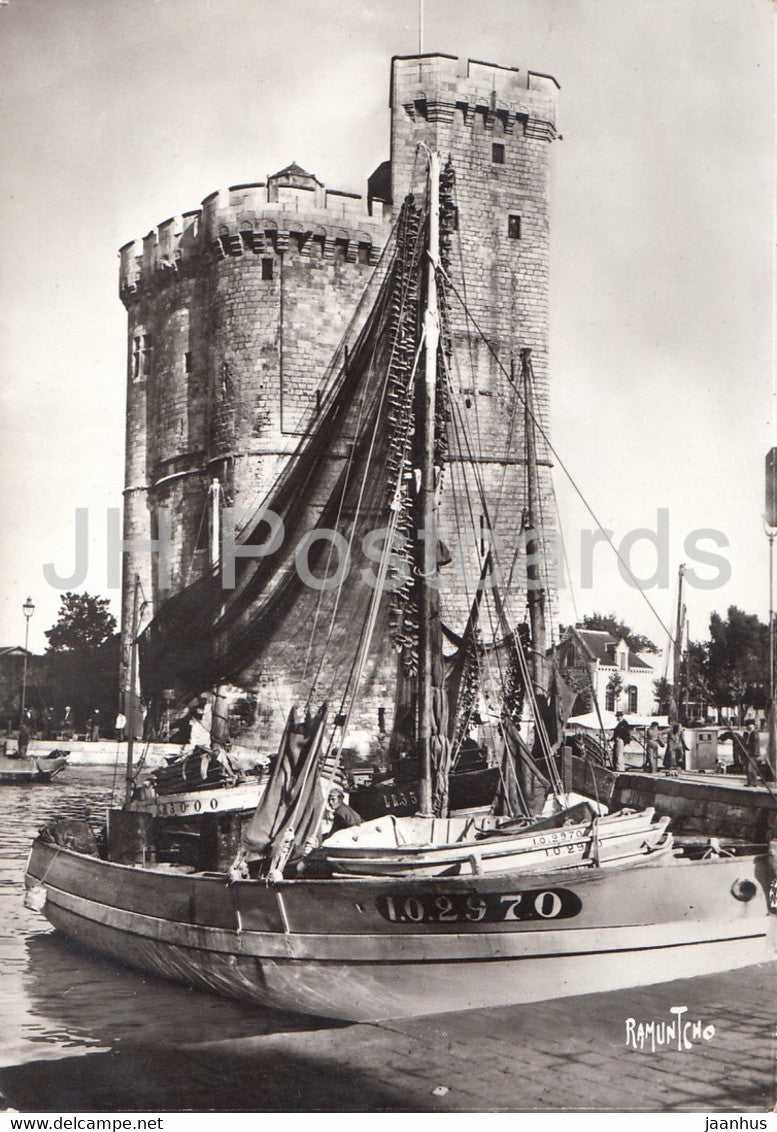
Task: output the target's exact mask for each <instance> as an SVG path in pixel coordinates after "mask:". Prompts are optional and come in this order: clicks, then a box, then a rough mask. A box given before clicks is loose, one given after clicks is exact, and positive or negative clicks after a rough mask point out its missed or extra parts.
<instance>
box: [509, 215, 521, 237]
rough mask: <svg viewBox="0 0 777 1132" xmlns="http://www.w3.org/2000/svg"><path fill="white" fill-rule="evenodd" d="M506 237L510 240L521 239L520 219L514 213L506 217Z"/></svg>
mask: <svg viewBox="0 0 777 1132" xmlns="http://www.w3.org/2000/svg"><path fill="white" fill-rule="evenodd" d="M507 235H508V236H509V237H510V239H511V240H520V238H521V218H520V216H518V215H517V214H516V213H511V215H510V216H508V217H507Z"/></svg>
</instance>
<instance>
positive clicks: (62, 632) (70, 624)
mask: <svg viewBox="0 0 777 1132" xmlns="http://www.w3.org/2000/svg"><path fill="white" fill-rule="evenodd" d="M109 604H110V603H109V601H108V599H107V598H105V597H94V596H93V595H92V594H86V593H84V594H76V593H71V592H70V591H68V592H67V593H66V594H65V595H64V596H63V598H62V604H61V605H60V609H59V620H58V621H57V622H56V624H55V625H53V626H52V627H51V629H47V630H46V636H47V637H48V640H49V651H50V652H73V651H77V650H90V649H99V648H100V647H101V646H102V645H104V644H105V643H106V642H107V641H108V640H109V639H110V638H111V636H112V635H113V633H114V632H115V630H116V618H115V617H114V616H113V614H112V613H111V612H110V611H109V609H108V606H109Z"/></svg>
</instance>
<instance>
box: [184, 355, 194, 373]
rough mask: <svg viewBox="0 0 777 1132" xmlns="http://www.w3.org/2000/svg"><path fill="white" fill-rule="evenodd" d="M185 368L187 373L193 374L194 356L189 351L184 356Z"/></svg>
mask: <svg viewBox="0 0 777 1132" xmlns="http://www.w3.org/2000/svg"><path fill="white" fill-rule="evenodd" d="M183 368H184V371H185V372H186V373H191V372H192V355H191V351H190V350H187V351H186V353H185V354H184V356H183Z"/></svg>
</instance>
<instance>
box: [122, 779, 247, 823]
mask: <svg viewBox="0 0 777 1132" xmlns="http://www.w3.org/2000/svg"><path fill="white" fill-rule="evenodd" d="M266 785H267V781H266V779H265V780H262V781H261V782H259V781H256V780H254V781H253V782H241V783H240V784H239V785H238V786H223V787H218V786H215V787H213V788H212V789H205V790H189V791H185V792H181V793H179V794H155V795H154V796H153V797H152V798H139V799H134V800H133V801H132V802H130V804H129V806H128V807H127V808H128V809H129V810H132V811H134V812H135V813H144V814H151V815H152V816H153V817H157V818H181V819H184V820H185V819H190V818H199V817H202V816H203V815H204V814H225V813H240V814H252V813H253V812H254V810H255V809H256V807H257V805H258V804H259V801H260V799H261V797H262V795H263V794H264V791H265V787H266Z"/></svg>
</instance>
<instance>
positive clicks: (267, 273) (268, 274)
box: [262, 259, 272, 280]
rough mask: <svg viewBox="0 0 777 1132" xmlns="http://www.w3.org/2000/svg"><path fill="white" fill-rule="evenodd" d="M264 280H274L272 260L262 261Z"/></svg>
mask: <svg viewBox="0 0 777 1132" xmlns="http://www.w3.org/2000/svg"><path fill="white" fill-rule="evenodd" d="M262 279H264V280H268V279H272V260H271V259H263V260H262Z"/></svg>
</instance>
